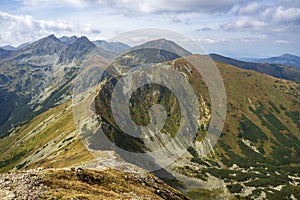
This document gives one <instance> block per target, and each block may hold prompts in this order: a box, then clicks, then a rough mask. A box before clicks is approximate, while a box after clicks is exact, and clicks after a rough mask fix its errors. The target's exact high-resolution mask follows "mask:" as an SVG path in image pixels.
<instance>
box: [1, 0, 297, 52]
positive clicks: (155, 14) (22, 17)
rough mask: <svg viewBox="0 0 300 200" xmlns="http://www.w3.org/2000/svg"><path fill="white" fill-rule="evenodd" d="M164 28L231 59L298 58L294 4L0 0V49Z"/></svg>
mask: <svg viewBox="0 0 300 200" xmlns="http://www.w3.org/2000/svg"><path fill="white" fill-rule="evenodd" d="M154 27H155V28H163V29H170V30H173V31H176V32H179V33H181V34H184V35H186V36H188V37H190V38H192V39H193V40H196V41H198V42H200V44H201V45H202V47H203V48H204V49H205V50H206V51H207V52H215V53H220V54H223V55H227V56H232V57H268V56H276V55H281V54H283V53H291V54H295V55H300V45H299V41H300V40H299V39H300V34H299V32H300V1H299V0H278V1H275V0H274V1H271V0H261V1H247V0H218V1H207V0H185V1H183V0H181V1H180V0H61V1H55V0H54V1H50V0H2V1H1V5H0V45H7V44H11V45H14V46H18V45H19V44H21V43H24V42H27V41H34V40H37V39H39V38H41V37H44V36H47V35H49V34H55V35H56V36H57V37H60V36H63V35H67V36H72V35H78V36H81V35H85V36H87V37H88V38H90V39H91V40H96V39H109V38H111V37H113V36H115V35H117V34H118V33H121V32H125V31H130V30H134V29H139V28H154Z"/></svg>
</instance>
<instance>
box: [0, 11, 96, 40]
mask: <svg viewBox="0 0 300 200" xmlns="http://www.w3.org/2000/svg"><path fill="white" fill-rule="evenodd" d="M53 33H54V34H56V35H63V34H66V35H70V34H83V35H85V34H99V33H100V31H99V30H96V29H93V28H92V26H91V25H89V24H86V25H80V24H78V23H69V22H66V21H64V20H36V19H34V18H33V17H32V16H30V15H18V16H16V15H11V14H8V13H5V12H2V11H0V36H1V37H0V44H12V45H18V44H20V43H22V42H24V41H32V40H36V39H39V38H40V37H43V36H46V35H49V34H53Z"/></svg>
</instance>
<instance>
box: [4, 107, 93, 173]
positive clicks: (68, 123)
mask: <svg viewBox="0 0 300 200" xmlns="http://www.w3.org/2000/svg"><path fill="white" fill-rule="evenodd" d="M0 146H1V147H2V148H1V149H0V166H1V168H0V171H1V172H5V171H8V170H10V169H12V168H14V167H17V169H24V168H30V167H64V166H69V165H71V164H75V163H78V162H81V161H86V160H89V159H91V158H92V156H91V155H90V154H89V153H88V151H87V150H86V149H85V147H84V146H83V144H82V143H81V141H80V139H79V138H78V136H77V133H76V129H75V126H74V122H73V116H72V109H71V106H70V102H67V103H64V104H62V105H60V106H57V107H55V108H52V109H50V110H48V111H46V112H44V113H42V114H40V115H38V116H37V117H35V118H33V119H32V120H31V121H30V122H29V123H27V124H26V125H23V126H21V127H19V129H18V130H17V131H16V133H15V134H13V135H11V136H8V137H5V138H3V139H0Z"/></svg>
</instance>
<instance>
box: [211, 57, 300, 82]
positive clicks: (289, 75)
mask: <svg viewBox="0 0 300 200" xmlns="http://www.w3.org/2000/svg"><path fill="white" fill-rule="evenodd" d="M209 55H210V56H211V58H212V59H213V60H215V61H218V62H223V63H227V64H230V65H233V66H236V67H239V68H242V69H249V70H254V71H257V72H261V73H264V74H268V75H270V76H274V77H277V78H283V79H288V80H293V81H296V82H300V69H299V68H296V67H294V66H291V65H284V64H270V63H267V62H255V61H252V62H246V61H241V60H236V59H233V58H228V57H225V56H222V55H218V54H209ZM256 61H257V60H256ZM274 62H275V61H274Z"/></svg>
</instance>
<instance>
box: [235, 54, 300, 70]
mask: <svg viewBox="0 0 300 200" xmlns="http://www.w3.org/2000/svg"><path fill="white" fill-rule="evenodd" d="M241 60H243V61H247V62H263V63H271V64H281V65H288V66H294V67H297V68H298V69H300V57H299V56H295V55H291V54H283V55H281V56H275V57H270V58H241Z"/></svg>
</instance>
